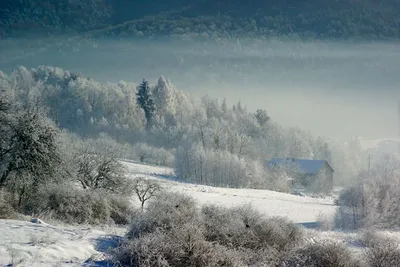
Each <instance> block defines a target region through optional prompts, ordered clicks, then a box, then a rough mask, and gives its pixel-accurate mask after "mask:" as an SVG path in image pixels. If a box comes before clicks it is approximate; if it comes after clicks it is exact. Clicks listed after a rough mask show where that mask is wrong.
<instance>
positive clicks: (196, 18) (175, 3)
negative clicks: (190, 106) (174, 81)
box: [0, 0, 400, 39]
mask: <svg viewBox="0 0 400 267" xmlns="http://www.w3.org/2000/svg"><path fill="white" fill-rule="evenodd" d="M399 13H400V0H380V1H375V0H326V1H320V0H303V1H298V0H268V1H267V0H192V1H189V0H171V1H162V0H147V1H144V0H136V1H132V0H92V1H85V0H75V1H68V0H59V1H51V0H42V1H37V0H20V1H12V0H4V1H1V3H0V34H1V35H2V36H13V35H15V34H16V33H21V30H23V29H29V30H34V31H37V32H42V33H46V34H58V33H65V32H84V31H88V30H93V29H101V28H102V27H106V26H110V25H118V24H121V23H123V22H127V21H129V23H127V24H126V25H124V26H122V27H117V29H114V28H113V27H110V28H111V29H110V30H108V31H106V32H102V34H106V35H113V36H115V35H117V36H136V37H140V36H160V35H162V36H171V35H173V36H177V35H178V36H190V37H198V38H225V37H234V38H236V37H239V36H240V37H271V36H297V37H301V38H318V39H333V38H343V39H348V38H355V39H400V16H399Z"/></svg>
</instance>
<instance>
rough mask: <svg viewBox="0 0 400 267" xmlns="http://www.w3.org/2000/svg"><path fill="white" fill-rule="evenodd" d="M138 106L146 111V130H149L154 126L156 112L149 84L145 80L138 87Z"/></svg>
mask: <svg viewBox="0 0 400 267" xmlns="http://www.w3.org/2000/svg"><path fill="white" fill-rule="evenodd" d="M136 100H137V104H138V105H139V107H140V108H141V109H143V111H144V115H145V118H146V128H147V129H149V128H150V127H151V126H152V123H153V118H154V112H155V110H156V108H155V104H154V99H153V96H152V94H151V89H150V86H149V82H148V81H146V80H145V79H143V81H142V82H141V84H140V85H139V86H138V92H137V93H136Z"/></svg>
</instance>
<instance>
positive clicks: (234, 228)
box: [113, 192, 303, 267]
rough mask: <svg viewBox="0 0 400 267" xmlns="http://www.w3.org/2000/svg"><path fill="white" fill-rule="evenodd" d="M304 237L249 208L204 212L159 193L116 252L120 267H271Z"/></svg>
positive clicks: (188, 201)
mask: <svg viewBox="0 0 400 267" xmlns="http://www.w3.org/2000/svg"><path fill="white" fill-rule="evenodd" d="M302 237H303V235H302V231H301V230H300V229H299V228H298V227H297V226H296V225H294V224H293V223H291V222H289V221H287V220H285V219H282V218H266V217H264V216H263V215H262V214H260V213H259V212H257V211H255V210H254V209H253V208H251V207H250V206H247V205H245V206H241V207H237V208H230V209H227V208H220V207H216V206H213V205H208V206H203V208H202V209H201V210H199V209H198V208H197V207H196V203H195V202H194V201H193V199H192V198H191V197H188V196H186V195H184V194H180V193H172V192H162V193H160V194H158V195H156V197H155V198H154V199H153V200H151V201H150V203H149V206H148V208H147V209H146V211H145V212H144V211H141V210H138V211H137V212H136V213H135V214H134V216H133V218H132V224H131V229H130V231H129V232H128V234H127V239H126V240H125V242H124V244H122V245H121V246H120V247H119V248H117V249H116V250H114V253H113V259H114V261H115V263H116V264H117V265H118V264H119V265H122V266H178V267H179V266H196V267H197V266H210V267H211V266H226V267H230V266H232V267H233V266H275V265H277V264H278V263H279V262H281V259H282V257H284V256H285V255H288V253H289V251H290V250H291V249H292V248H293V247H295V246H296V245H297V244H300V243H301V241H302Z"/></svg>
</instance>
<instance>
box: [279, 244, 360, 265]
mask: <svg viewBox="0 0 400 267" xmlns="http://www.w3.org/2000/svg"><path fill="white" fill-rule="evenodd" d="M279 266H280V267H297V266H307V267H320V266H324V267H357V266H360V267H361V264H360V263H359V262H357V261H356V260H355V259H354V258H353V256H352V254H351V251H350V249H349V248H348V247H347V246H346V245H345V244H343V243H338V242H324V243H320V244H307V245H305V246H304V247H301V248H299V249H298V250H296V251H295V252H293V255H292V256H291V257H289V258H288V259H286V260H284V261H283V262H282V263H281V264H280V265H279Z"/></svg>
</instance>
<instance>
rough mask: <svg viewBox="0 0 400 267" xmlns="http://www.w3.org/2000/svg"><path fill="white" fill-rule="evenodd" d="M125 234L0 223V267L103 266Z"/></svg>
mask: <svg viewBox="0 0 400 267" xmlns="http://www.w3.org/2000/svg"><path fill="white" fill-rule="evenodd" d="M124 231H125V229H119V228H114V229H109V230H103V231H101V230H96V229H91V228H90V227H84V226H82V227H60V226H52V225H46V224H44V225H43V224H36V223H31V222H29V221H15V220H0V236H1V237H0V266H32V267H36V266H37V267H39V266H43V267H47V266H49V267H50V266H51V267H53V266H101V263H100V262H101V261H103V260H104V259H105V254H104V252H107V249H108V247H110V246H112V244H113V242H115V240H116V239H117V238H118V236H122V235H123V234H124ZM8 264H10V265H8ZM11 264H12V265H11Z"/></svg>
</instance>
